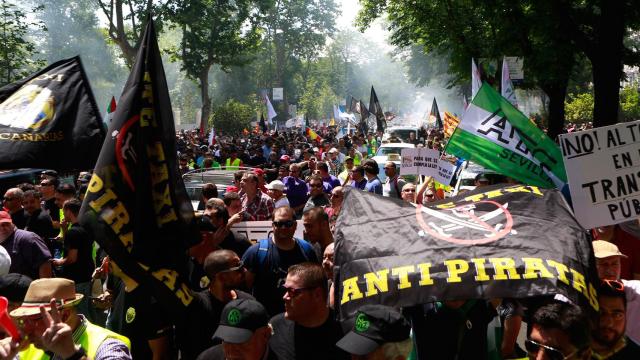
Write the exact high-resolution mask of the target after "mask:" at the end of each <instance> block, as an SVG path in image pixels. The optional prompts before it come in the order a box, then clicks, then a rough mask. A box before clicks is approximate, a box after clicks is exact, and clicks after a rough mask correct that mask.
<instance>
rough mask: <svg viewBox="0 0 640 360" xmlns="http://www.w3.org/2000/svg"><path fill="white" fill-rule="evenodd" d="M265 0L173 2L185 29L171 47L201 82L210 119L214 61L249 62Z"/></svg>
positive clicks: (206, 116)
mask: <svg viewBox="0 0 640 360" xmlns="http://www.w3.org/2000/svg"><path fill="white" fill-rule="evenodd" d="M264 6H265V4H262V3H256V2H254V1H253V0H238V1H234V2H223V1H217V0H188V1H184V2H183V1H174V2H172V3H171V8H170V11H169V13H170V14H171V16H172V19H173V20H174V21H175V23H176V25H177V26H179V27H181V29H182V40H181V42H180V46H179V47H176V48H173V49H172V50H170V53H171V54H172V56H173V57H174V59H180V60H181V61H182V70H183V71H185V72H186V74H187V76H188V77H189V78H191V79H193V80H196V81H198V82H199V86H200V94H201V100H202V110H201V111H202V112H201V114H202V115H201V116H202V119H205V121H207V119H209V114H210V112H211V98H210V96H209V76H210V74H209V73H210V70H211V67H212V66H213V65H214V64H217V65H220V66H221V67H222V68H223V69H226V68H228V67H230V66H232V65H236V66H237V65H242V64H246V63H247V62H249V61H250V60H251V56H250V54H251V52H252V51H253V50H254V49H256V47H257V45H258V42H259V40H260V38H259V31H258V27H257V24H258V21H259V19H260V18H259V16H258V14H259V12H260V10H262V7H264Z"/></svg>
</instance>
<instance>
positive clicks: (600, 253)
mask: <svg viewBox="0 0 640 360" xmlns="http://www.w3.org/2000/svg"><path fill="white" fill-rule="evenodd" d="M593 252H594V253H595V256H596V257H597V258H598V259H604V258H608V257H610V256H624V257H627V255H625V254H623V253H621V252H620V250H619V249H618V247H617V246H616V245H615V244H612V243H610V242H608V241H604V240H595V241H594V242H593Z"/></svg>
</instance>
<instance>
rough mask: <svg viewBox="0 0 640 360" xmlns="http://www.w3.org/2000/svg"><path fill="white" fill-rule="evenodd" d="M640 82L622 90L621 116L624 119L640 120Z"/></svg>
mask: <svg viewBox="0 0 640 360" xmlns="http://www.w3.org/2000/svg"><path fill="white" fill-rule="evenodd" d="M638 86H640V84H638V83H636V84H632V85H627V86H625V87H624V88H623V89H622V91H621V92H620V117H621V120H622V121H634V120H640V93H639V92H638V91H639V90H640V89H639V88H638Z"/></svg>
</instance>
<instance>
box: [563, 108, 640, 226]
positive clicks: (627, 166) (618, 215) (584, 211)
mask: <svg viewBox="0 0 640 360" xmlns="http://www.w3.org/2000/svg"><path fill="white" fill-rule="evenodd" d="M560 147H561V149H562V156H563V160H564V166H565V169H566V171H567V178H568V180H569V189H570V190H571V200H572V202H573V209H574V212H575V215H576V218H577V219H578V222H580V224H581V225H582V226H583V227H584V228H585V229H591V228H594V227H597V226H604V225H612V224H618V223H621V222H625V221H628V220H633V219H636V218H638V217H639V216H640V172H639V171H638V168H639V167H640V121H634V122H628V123H622V124H617V125H611V126H605V127H600V128H596V129H590V130H585V131H580V132H575V133H569V134H563V135H560Z"/></svg>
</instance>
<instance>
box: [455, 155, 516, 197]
mask: <svg viewBox="0 0 640 360" xmlns="http://www.w3.org/2000/svg"><path fill="white" fill-rule="evenodd" d="M480 174H483V175H484V176H485V177H486V178H487V179H488V180H489V185H494V184H500V183H504V182H506V180H507V177H506V176H504V175H501V174H498V173H496V172H495V171H493V170H489V169H485V168H483V167H482V166H480V165H478V164H475V163H472V162H470V161H465V162H464V163H463V164H462V165H461V166H460V167H459V168H458V171H457V174H456V178H457V181H456V184H455V185H454V187H453V190H452V192H451V196H456V195H458V194H461V193H463V192H465V191H470V190H473V189H475V188H476V184H475V179H476V176H478V175H480Z"/></svg>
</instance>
